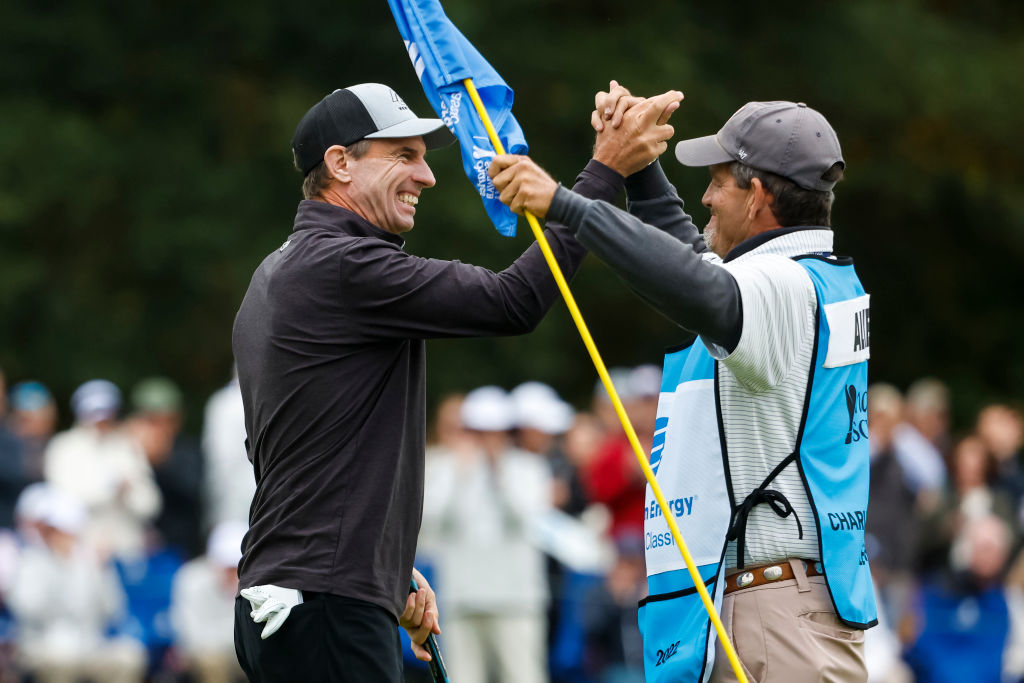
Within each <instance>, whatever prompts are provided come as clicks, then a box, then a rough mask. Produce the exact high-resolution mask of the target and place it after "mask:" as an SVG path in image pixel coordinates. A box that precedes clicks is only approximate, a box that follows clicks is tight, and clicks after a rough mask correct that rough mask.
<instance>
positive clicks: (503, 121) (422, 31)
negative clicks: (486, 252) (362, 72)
mask: <svg viewBox="0 0 1024 683" xmlns="http://www.w3.org/2000/svg"><path fill="white" fill-rule="evenodd" d="M388 5H390V6H391V13H392V14H394V15H395V22H396V23H397V24H398V31H399V33H401V34H402V38H403V40H405V49H406V50H407V51H408V52H409V58H410V59H411V60H412V64H413V67H414V68H415V69H416V76H417V77H418V78H419V79H420V83H421V84H422V85H423V91H424V92H425V93H426V95H427V100H429V101H430V105H431V106H432V107H433V108H434V111H436V112H437V115H438V116H439V117H441V119H442V120H444V122H445V125H447V126H448V128H449V129H450V130H451V131H452V133H454V134H455V137H457V138H458V139H459V146H460V147H461V148H462V166H463V168H464V169H465V171H466V175H467V176H468V177H469V179H470V181H471V182H472V183H473V185H475V186H476V189H477V192H479V193H480V198H481V199H482V200H483V202H484V208H485V209H486V210H487V215H488V216H490V218H491V221H492V222H493V223H494V227H495V228H497V229H498V232H500V233H501V234H502V235H505V236H507V237H512V236H514V235H515V234H516V215H515V214H514V213H512V212H511V211H510V210H509V208H508V207H507V206H505V205H504V204H502V203H501V201H500V200H499V199H498V194H499V193H498V190H497V189H496V188H495V187H494V183H492V182H491V177H490V176H489V175H488V174H487V168H488V166H490V163H491V159H492V158H493V157H494V155H495V150H494V146H493V145H491V141H490V138H488V136H487V129H486V128H484V124H483V122H482V121H481V120H480V117H479V116H478V115H477V113H476V109H475V108H474V107H473V103H472V102H471V101H470V99H469V94H468V93H467V92H466V88H465V86H464V85H463V83H462V81H463V80H464V79H466V78H472V79H473V84H474V85H475V86H476V89H477V91H478V92H479V93H480V99H481V100H482V101H483V103H484V107H485V108H486V109H487V112H488V114H489V115H490V117H491V122H492V123H493V124H494V129H495V130H496V131H497V132H498V137H499V138H500V139H501V143H502V145H504V146H505V151H506V152H508V153H509V154H526V152H527V146H526V138H525V137H524V136H523V131H522V129H520V128H519V124H518V123H517V122H516V119H515V117H514V116H512V100H513V97H514V96H513V93H512V89H511V88H509V87H508V86H507V85H505V81H503V80H501V76H499V75H498V72H496V71H495V70H494V68H493V67H491V65H490V64H488V63H487V60H485V59H484V58H483V57H482V56H480V53H479V52H477V50H476V48H474V47H473V45H472V44H471V43H470V42H469V41H468V40H466V38H465V36H463V35H462V34H461V33H460V32H459V29H457V28H455V26H454V25H453V24H452V22H451V21H450V20H449V19H448V17H447V16H445V13H444V10H442V9H441V3H440V2H438V0H388Z"/></svg>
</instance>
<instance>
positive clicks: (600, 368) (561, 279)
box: [462, 78, 747, 683]
mask: <svg viewBox="0 0 1024 683" xmlns="http://www.w3.org/2000/svg"><path fill="white" fill-rule="evenodd" d="M462 83H463V85H465V86H466V91H467V92H468V93H469V98H470V99H471V100H472V101H473V106H474V107H475V108H476V111H477V114H479V115H480V120H481V121H483V124H484V128H486V129H487V135H489V136H490V138H491V144H492V145H494V151H495V152H497V153H498V154H505V147H504V145H502V144H501V140H500V139H499V138H498V133H497V131H495V130H494V124H492V123H491V117H490V115H488V113H487V109H486V108H485V107H484V103H483V102H482V101H481V100H480V94H479V93H478V92H477V90H476V86H475V85H474V84H473V79H472V78H467V79H465V80H464V81H462ZM524 215H525V216H526V222H527V223H529V224H530V229H531V230H532V231H533V236H534V237H535V238H536V240H537V244H539V245H540V250H541V252H542V253H543V254H544V258H545V260H547V262H548V267H549V268H550V269H551V274H552V275H553V276H554V277H555V282H556V283H557V284H558V289H559V291H560V292H562V298H563V299H565V304H566V306H568V307H569V314H570V315H572V319H573V322H575V323H576V328H577V329H578V330H579V332H580V336H581V337H582V338H583V345H584V346H586V347H587V351H588V352H589V353H590V359H591V360H592V361H593V362H594V367H595V368H597V374H598V376H600V378H601V383H602V384H604V388H605V390H606V391H607V392H608V396H610V397H611V399H612V405H613V406H614V407H615V412H616V413H617V414H618V416H619V421H620V422H622V428H623V429H624V430H625V431H626V438H627V439H629V443H630V445H631V446H632V447H633V453H635V454H636V459H637V461H639V463H640V468H641V469H642V470H643V472H644V477H646V479H647V483H648V484H650V485H651V490H652V491H653V492H654V497H655V498H657V500H658V505H659V506H660V507H661V512H662V515H663V517H664V518H665V521H666V522H668V528H669V531H671V532H672V538H673V539H675V542H676V545H677V546H678V547H679V552H680V553H682V555H683V561H684V562H685V563H686V568H687V569H688V570H689V572H690V578H691V579H693V585H694V586H695V587H696V589H697V593H698V594H699V595H700V599H701V601H702V602H703V603H704V609H706V610H707V613H708V616H709V617H711V622H712V623H713V624H714V625H715V631H716V632H717V633H718V639H719V640H720V641H721V643H722V648H723V649H724V650H725V654H726V656H727V657H728V658H729V663H730V664H731V665H732V670H733V672H734V673H735V674H736V678H737V679H738V680H739V683H747V677H746V675H745V674H744V673H743V667H742V666H740V661H739V658H738V657H737V656H736V650H735V649H734V648H733V646H732V641H730V640H729V636H728V635H727V634H726V632H725V626H723V625H722V620H721V619H720V618H719V616H718V611H717V610H716V609H715V604H714V603H713V602H712V601H711V596H710V595H708V591H707V588H705V587H704V579H702V578H701V575H700V572H699V571H697V567H696V565H695V564H694V562H693V557H692V556H691V555H690V549H689V548H688V547H687V546H686V541H684V540H683V536H682V534H681V533H680V532H679V527H678V526H677V525H676V520H675V515H674V514H673V513H672V510H671V509H670V508H669V506H668V503H667V502H666V501H665V496H664V495H663V494H662V492H661V487H660V486H659V485H658V480H657V479H655V477H654V471H653V470H652V469H651V465H650V464H649V463H648V462H647V456H646V455H645V454H644V449H643V446H641V445H640V439H638V438H637V436H636V431H634V429H633V424H632V423H631V422H630V421H629V416H627V415H626V410H625V408H623V407H622V401H621V400H619V394H618V392H617V391H615V385H613V384H612V379H611V377H609V376H608V370H607V368H605V365H604V361H603V360H601V354H600V353H598V350H597V346H595V345H594V339H593V338H592V337H591V336H590V330H588V329H587V324H586V323H585V322H584V321H583V316H582V315H581V314H580V309H579V307H577V306H576V299H575V298H573V295H572V292H570V291H569V285H568V284H567V283H566V281H565V276H564V275H562V269H561V268H559V266H558V262H557V261H556V260H555V255H554V254H553V253H552V252H551V245H549V244H548V240H547V238H546V237H544V232H543V231H542V230H541V227H540V223H539V222H538V221H537V217H536V216H534V215H533V214H531V213H530V212H529V211H525V212H524Z"/></svg>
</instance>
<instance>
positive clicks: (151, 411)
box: [125, 377, 203, 558]
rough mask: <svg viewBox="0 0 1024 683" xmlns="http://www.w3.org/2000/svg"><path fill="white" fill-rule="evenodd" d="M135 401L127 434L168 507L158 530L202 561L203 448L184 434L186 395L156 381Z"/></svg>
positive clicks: (141, 388) (135, 392)
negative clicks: (140, 452) (132, 439)
mask: <svg viewBox="0 0 1024 683" xmlns="http://www.w3.org/2000/svg"><path fill="white" fill-rule="evenodd" d="M131 400H132V408H133V409H134V412H133V413H132V416H131V417H130V418H129V419H128V421H127V423H126V425H125V426H126V431H127V432H128V433H130V434H132V435H133V436H134V437H135V439H136V440H137V441H138V443H139V445H141V447H142V450H143V451H144V452H145V454H146V459H147V461H148V462H149V465H150V467H152V468H153V476H154V478H155V480H156V484H157V487H158V488H159V489H160V495H161V497H162V498H163V502H164V504H163V508H162V509H161V510H160V514H159V515H158V516H157V518H156V521H155V526H156V529H157V531H159V532H160V535H161V537H162V539H163V541H164V542H165V543H167V545H169V546H170V547H172V548H174V549H175V550H176V551H177V552H178V553H179V554H181V555H182V556H183V557H185V558H192V557H196V556H197V555H199V554H200V553H201V552H202V550H203V548H202V545H203V544H202V537H201V533H200V510H201V506H202V500H201V498H202V480H203V476H202V475H203V458H202V454H201V453H200V451H199V447H198V444H196V443H195V442H194V441H193V440H192V439H191V438H190V437H187V436H184V435H182V433H181V426H182V419H183V415H182V396H181V390H180V389H178V387H177V386H176V385H175V384H174V382H172V381H171V380H169V379H167V378H164V377H151V378H149V379H145V380H142V381H141V382H139V383H138V384H136V385H135V388H134V389H132V394H131Z"/></svg>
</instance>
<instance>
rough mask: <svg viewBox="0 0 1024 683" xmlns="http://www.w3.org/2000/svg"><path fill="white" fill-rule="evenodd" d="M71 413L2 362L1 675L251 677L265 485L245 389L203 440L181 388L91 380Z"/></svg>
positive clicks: (219, 412)
mask: <svg viewBox="0 0 1024 683" xmlns="http://www.w3.org/2000/svg"><path fill="white" fill-rule="evenodd" d="M70 413H71V416H72V418H73V424H72V426H71V427H70V428H69V429H67V430H65V431H59V432H58V431H57V426H58V406H57V404H56V402H55V400H54V397H53V395H52V394H51V392H50V391H49V390H48V389H47V387H46V386H45V385H44V384H42V383H40V382H37V381H22V382H18V383H16V384H14V385H13V386H11V387H9V389H8V387H7V386H6V380H5V378H4V376H3V373H2V372H0V680H2V681H16V680H33V681H40V682H41V683H48V682H51V681H52V682H64V681H67V682H69V683H70V682H74V681H80V680H91V681H97V682H99V681H103V682H106V681H113V682H115V683H116V682H120V681H125V682H128V681H142V680H151V681H196V682H199V683H207V682H209V683H213V682H215V681H216V682H230V681H236V680H243V679H242V677H241V672H240V670H239V668H238V665H237V663H236V661H235V655H234V645H233V636H232V620H233V610H234V598H235V593H236V590H237V587H238V578H237V564H238V560H239V558H240V557H241V550H240V548H241V541H242V536H243V534H244V533H245V530H246V528H247V524H246V520H247V519H248V512H249V501H250V500H251V498H252V494H253V492H254V491H255V482H254V481H253V476H252V468H251V466H250V465H249V462H248V460H247V458H246V455H245V446H244V438H245V433H244V425H243V418H242V401H241V394H240V393H239V390H238V386H237V383H235V382H232V383H229V384H228V385H227V386H225V387H224V388H222V389H221V390H220V391H218V392H217V393H215V394H214V395H213V396H212V397H210V399H209V401H208V403H207V406H206V413H205V419H204V425H203V430H202V438H201V440H200V441H197V440H196V439H194V438H191V437H189V436H188V435H186V434H183V433H182V427H183V405H182V394H181V391H180V390H179V388H178V387H177V386H175V384H174V383H173V382H172V381H171V380H169V379H166V378H161V377H153V378H147V379H144V380H142V381H140V382H138V383H137V384H136V385H135V386H134V387H133V388H132V389H131V391H130V392H129V394H128V400H127V401H125V400H124V398H123V396H122V393H121V391H120V389H119V388H118V387H117V386H116V385H114V384H113V383H112V382H109V381H107V380H103V379H94V380H90V381H88V382H85V383H84V384H82V385H81V386H79V387H78V388H77V389H76V390H75V392H74V394H73V395H72V397H71V401H70Z"/></svg>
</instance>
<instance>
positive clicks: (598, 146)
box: [590, 81, 683, 176]
mask: <svg viewBox="0 0 1024 683" xmlns="http://www.w3.org/2000/svg"><path fill="white" fill-rule="evenodd" d="M682 99H683V93H681V92H679V91H678V90H669V91H668V92H665V93H662V94H661V95H657V96H655V97H651V98H647V99H644V98H642V97H635V96H634V95H631V94H630V92H629V90H627V89H626V88H624V87H622V86H621V85H619V83H618V82H617V81H611V82H610V83H609V84H608V90H607V92H606V91H603V90H602V91H601V92H599V93H597V95H595V96H594V111H593V112H592V113H591V114H590V125H591V126H593V128H594V130H595V131H596V132H597V139H596V140H595V142H594V159H595V160H597V161H600V162H601V163H602V164H604V165H605V166H608V167H609V168H611V169H613V170H615V171H617V172H618V173H621V174H622V175H624V176H629V175H632V174H634V173H636V172H637V171H640V170H642V169H643V168H644V167H645V166H647V165H648V164H650V163H651V162H652V161H654V160H655V159H657V158H658V157H659V156H661V155H662V154H664V152H665V150H667V149H668V141H669V140H670V139H672V136H673V135H674V134H675V129H674V128H673V127H672V126H671V125H669V123H668V120H669V118H670V117H671V116H672V113H673V112H675V110H676V109H678V108H679V104H680V102H682Z"/></svg>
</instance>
